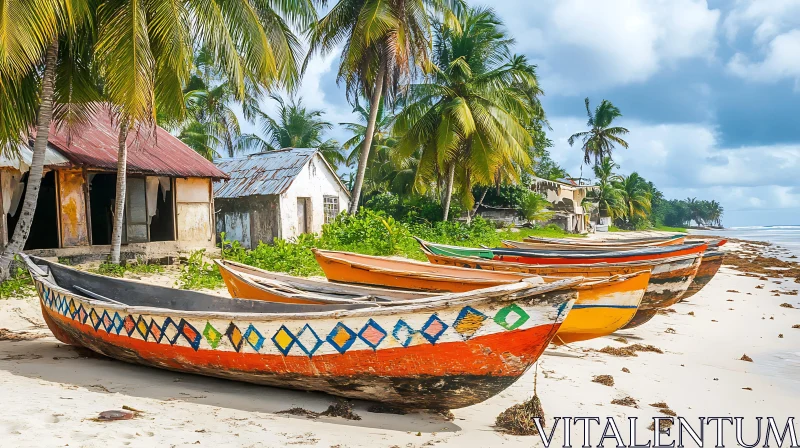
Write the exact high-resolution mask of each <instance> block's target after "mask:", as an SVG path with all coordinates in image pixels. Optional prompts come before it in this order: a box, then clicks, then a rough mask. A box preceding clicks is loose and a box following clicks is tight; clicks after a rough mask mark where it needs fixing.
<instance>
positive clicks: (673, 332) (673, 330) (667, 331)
mask: <svg viewBox="0 0 800 448" xmlns="http://www.w3.org/2000/svg"><path fill="white" fill-rule="evenodd" d="M664 333H670V334H675V329H674V328H672V327H670V328H667V329H666V330H664Z"/></svg>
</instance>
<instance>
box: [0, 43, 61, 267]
mask: <svg viewBox="0 0 800 448" xmlns="http://www.w3.org/2000/svg"><path fill="white" fill-rule="evenodd" d="M57 60H58V39H56V40H55V41H53V43H52V44H50V46H49V47H48V48H47V53H46V54H45V60H44V73H43V74H42V93H41V95H42V96H41V103H40V104H39V113H38V115H37V117H36V140H34V142H33V157H32V160H31V168H30V171H29V172H28V186H27V190H26V192H25V201H24V202H23V204H22V211H21V213H20V216H19V221H17V226H16V228H15V229H14V236H13V237H12V238H11V241H10V242H9V243H8V246H6V248H5V250H4V251H3V253H2V254H0V281H3V280H5V279H6V278H8V274H9V269H8V268H9V266H10V265H11V261H12V260H13V259H14V256H15V255H16V254H17V253H19V251H21V250H22V248H23V247H24V246H25V242H26V241H28V235H29V234H30V232H31V224H33V214H34V213H35V212H36V203H37V201H38V200H39V189H40V188H41V186H42V173H43V171H44V158H45V157H44V156H45V153H46V151H47V139H48V138H49V137H50V121H51V120H52V118H53V86H54V84H55V78H56V63H57ZM0 219H5V216H3V217H0Z"/></svg>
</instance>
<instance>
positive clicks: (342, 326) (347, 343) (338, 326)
mask: <svg viewBox="0 0 800 448" xmlns="http://www.w3.org/2000/svg"><path fill="white" fill-rule="evenodd" d="M341 331H344V332H346V333H347V335H348V336H349V337H348V338H347V341H345V342H344V343H343V344H341V345H339V342H337V341H336V339H334V338H335V337H336V335H338V334H339V333H340V332H341ZM356 337H357V335H356V333H355V332H354V331H353V330H351V329H349V328H347V325H345V324H343V323H341V322H339V323H337V324H336V326H335V327H333V330H331V332H330V333H328V337H327V338H325V340H327V341H328V343H329V344H331V345H332V346H333V348H335V349H336V351H338V352H339V353H344V352H346V351H347V349H349V348H350V346H351V345H353V342H355V341H356Z"/></svg>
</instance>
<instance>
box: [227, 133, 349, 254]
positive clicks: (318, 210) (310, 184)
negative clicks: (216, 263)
mask: <svg viewBox="0 0 800 448" xmlns="http://www.w3.org/2000/svg"><path fill="white" fill-rule="evenodd" d="M216 163H217V167H218V168H219V169H220V170H222V171H224V172H226V173H228V174H229V175H230V180H228V181H225V182H216V183H214V201H215V204H216V207H217V218H216V219H217V223H216V224H217V231H218V232H225V238H226V239H228V240H231V241H233V240H235V241H239V242H240V243H241V244H242V245H243V246H244V247H248V248H253V247H255V246H258V243H259V241H263V242H265V243H269V242H272V241H273V240H274V239H275V238H283V239H288V238H293V237H296V236H298V235H300V234H303V233H315V232H319V231H321V230H322V225H323V224H325V223H327V222H330V221H331V220H333V219H334V218H335V217H336V215H338V214H339V213H340V212H342V211H344V210H347V207H348V206H349V205H350V193H349V192H348V190H347V188H346V187H345V186H344V184H342V181H341V180H340V179H339V177H338V176H337V175H336V171H335V170H334V169H333V168H332V167H331V166H330V164H329V163H328V162H327V161H326V160H325V158H324V157H322V154H320V152H319V150H318V149H315V148H287V149H281V150H278V151H269V152H263V153H259V154H251V155H248V156H243V157H236V158H233V159H221V160H219V161H217V162H216Z"/></svg>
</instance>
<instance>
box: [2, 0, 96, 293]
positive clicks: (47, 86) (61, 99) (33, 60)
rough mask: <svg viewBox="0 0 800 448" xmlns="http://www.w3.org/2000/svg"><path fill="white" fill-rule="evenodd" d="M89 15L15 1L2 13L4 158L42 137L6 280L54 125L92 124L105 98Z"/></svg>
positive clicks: (67, 3) (74, 5)
mask: <svg viewBox="0 0 800 448" xmlns="http://www.w3.org/2000/svg"><path fill="white" fill-rule="evenodd" d="M90 12H91V11H90V8H89V5H88V2H84V1H81V0H61V1H52V2H33V3H31V2H20V1H9V2H6V4H5V5H4V7H3V8H0V28H2V29H3V30H4V32H3V33H0V153H5V154H7V155H9V154H10V155H12V156H13V155H16V150H17V148H18V147H19V146H20V145H22V144H27V142H28V141H29V139H30V138H31V133H30V131H31V130H32V129H35V131H36V134H35V138H34V139H33V147H32V151H33V157H32V161H31V166H30V168H29V171H28V179H27V188H26V192H25V198H24V199H23V204H22V210H21V212H20V217H19V220H18V221H17V225H16V228H15V229H14V233H13V237H12V238H11V241H9V244H8V245H7V246H6V247H5V248H4V249H3V252H2V253H0V281H3V280H4V279H6V278H7V277H8V273H9V269H8V268H9V266H10V264H11V261H12V260H13V258H14V256H15V255H16V254H17V253H18V252H19V251H20V250H22V248H23V247H24V246H25V242H26V241H27V239H28V235H29V234H30V228H31V224H32V223H33V215H34V212H35V210H36V203H37V201H38V198H39V190H40V187H41V181H42V173H43V171H44V160H45V151H46V148H47V140H48V138H49V133H50V126H51V123H52V122H54V121H55V122H56V123H57V124H58V125H59V126H67V128H68V130H69V131H70V132H71V131H72V130H74V129H75V128H76V127H78V126H79V125H81V124H82V123H84V122H85V121H86V120H87V119H88V118H87V117H88V116H89V115H90V114H91V110H92V103H93V101H96V100H97V98H98V97H99V94H98V91H97V89H96V85H97V84H96V83H95V82H94V81H95V79H96V77H95V74H94V72H93V71H92V70H91V68H90V64H89V60H91V58H92V51H93V47H92V43H93V29H92V27H91V26H90V23H91V21H89V20H87V19H88V16H89V14H90ZM0 219H4V218H3V217H0Z"/></svg>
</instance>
